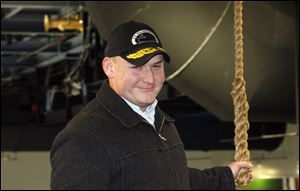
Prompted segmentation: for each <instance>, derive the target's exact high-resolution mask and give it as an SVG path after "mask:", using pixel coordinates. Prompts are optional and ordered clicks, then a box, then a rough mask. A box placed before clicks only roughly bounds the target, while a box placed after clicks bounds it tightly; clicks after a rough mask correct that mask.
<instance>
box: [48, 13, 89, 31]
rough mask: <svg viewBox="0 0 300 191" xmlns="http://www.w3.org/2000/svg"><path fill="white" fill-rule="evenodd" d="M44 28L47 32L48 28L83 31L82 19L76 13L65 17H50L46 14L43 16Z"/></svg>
mask: <svg viewBox="0 0 300 191" xmlns="http://www.w3.org/2000/svg"><path fill="white" fill-rule="evenodd" d="M44 29H45V31H46V32H48V31H49V30H50V29H59V30H60V31H65V30H78V31H80V32H83V21H82V19H80V17H79V16H78V15H74V16H71V17H70V18H67V19H57V20H54V19H50V18H49V16H48V15H45V16H44Z"/></svg>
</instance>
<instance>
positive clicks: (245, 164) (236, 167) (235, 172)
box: [228, 162, 253, 184]
mask: <svg viewBox="0 0 300 191" xmlns="http://www.w3.org/2000/svg"><path fill="white" fill-rule="evenodd" d="M228 167H229V168H230V169H231V171H232V174H233V176H234V178H236V177H237V175H238V173H239V171H240V170H241V169H242V168H246V169H247V171H248V172H249V173H250V174H249V179H248V183H249V184H250V183H251V182H252V181H253V174H252V170H253V165H252V164H251V163H249V162H232V163H230V164H229V165H228Z"/></svg>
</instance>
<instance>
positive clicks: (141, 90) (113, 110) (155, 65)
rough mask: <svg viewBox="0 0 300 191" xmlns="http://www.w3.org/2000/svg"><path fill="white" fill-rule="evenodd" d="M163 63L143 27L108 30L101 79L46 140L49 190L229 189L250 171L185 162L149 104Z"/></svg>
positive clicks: (169, 128)
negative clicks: (58, 130)
mask: <svg viewBox="0 0 300 191" xmlns="http://www.w3.org/2000/svg"><path fill="white" fill-rule="evenodd" d="M165 62H170V56H169V55H168V54H167V52H166V51H165V50H164V49H163V48H162V44H161V41H160V40H159V38H158V36H157V34H156V33H155V31H154V30H153V29H152V28H150V27H149V26H147V25H145V24H143V23H139V22H134V21H131V22H127V23H124V24H122V25H120V26H118V27H117V28H116V29H115V30H114V31H113V32H112V33H111V34H110V36H109V38H108V43H107V46H106V48H105V58H104V59H103V61H102V66H103V70H104V72H105V74H106V75H107V76H108V80H107V81H105V82H104V83H103V85H102V87H101V89H100V90H99V92H98V94H97V95H96V98H95V99H93V100H92V101H91V102H90V103H89V104H88V105H87V106H86V107H85V108H84V109H83V110H82V111H81V112H79V113H78V114H77V115H76V116H75V117H74V118H73V119H72V120H71V121H70V122H69V124H68V125H67V127H66V128H65V129H64V130H63V131H62V132H61V133H60V134H59V135H58V136H57V137H56V139H55V141H54V143H53V146H52V150H51V165H52V174H51V188H52V189H114V190H117V189H142V190H144V189H234V188H235V185H234V177H235V176H236V175H237V173H238V171H239V170H240V169H241V168H247V169H249V171H251V170H252V165H251V164H249V163H246V162H234V163H231V164H230V165H229V166H226V167H215V168H211V169H206V170H203V171H201V170H198V169H192V168H188V167H187V160H186V157H185V153H184V147H183V144H182V141H181V139H180V138H179V136H178V133H177V131H176V128H175V125H174V120H173V119H172V118H170V117H169V116H168V115H166V114H165V113H164V112H163V111H161V110H160V109H159V107H158V106H156V104H157V100H156V96H157V95H158V93H159V91H160V90H161V88H162V86H163V83H164V80H165V75H164V63H165ZM249 181H252V176H250V179H249Z"/></svg>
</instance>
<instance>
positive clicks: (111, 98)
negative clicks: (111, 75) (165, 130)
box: [96, 80, 174, 128]
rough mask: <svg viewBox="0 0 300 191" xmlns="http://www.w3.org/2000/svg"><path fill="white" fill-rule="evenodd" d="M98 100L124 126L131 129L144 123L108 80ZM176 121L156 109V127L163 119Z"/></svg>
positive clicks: (103, 85)
mask: <svg viewBox="0 0 300 191" xmlns="http://www.w3.org/2000/svg"><path fill="white" fill-rule="evenodd" d="M96 99H97V101H98V102H100V103H101V104H102V105H103V106H104V108H105V109H106V110H107V111H108V112H109V113H111V114H112V115H113V116H114V117H115V118H116V119H117V120H118V121H120V122H121V123H122V124H123V126H125V127H127V128H131V127H134V126H136V125H137V124H138V123H140V122H141V121H143V118H142V117H141V116H140V115H139V114H137V113H136V112H134V111H133V110H132V109H131V108H130V106H129V105H128V104H127V103H126V102H125V101H124V100H123V99H122V98H121V97H120V96H119V95H118V94H117V93H116V92H115V91H114V90H113V89H112V88H111V87H110V86H109V83H108V80H104V81H103V83H102V86H101V88H100V90H99V91H98V93H97V95H96ZM164 117H165V118H166V120H167V121H174V120H173V119H172V118H170V117H169V116H167V115H166V114H165V113H164V112H163V111H162V110H160V108H159V107H158V106H156V108H155V126H157V125H158V124H161V122H162V119H163V118H164Z"/></svg>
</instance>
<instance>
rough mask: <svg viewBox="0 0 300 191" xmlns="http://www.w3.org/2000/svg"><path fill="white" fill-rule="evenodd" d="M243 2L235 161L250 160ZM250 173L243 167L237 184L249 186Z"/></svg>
mask: <svg viewBox="0 0 300 191" xmlns="http://www.w3.org/2000/svg"><path fill="white" fill-rule="evenodd" d="M242 11H243V2H242V1H235V2H234V36H235V78H234V80H233V83H232V85H233V90H232V92H231V95H232V97H233V104H234V124H235V137H234V144H235V157H234V158H235V161H247V162H249V161H250V152H249V151H248V143H247V139H248V134H247V131H248V129H249V122H248V110H249V104H248V102H247V95H246V82H245V80H244V77H243V75H244V69H243V66H244V57H243V51H244V50H243V13H242ZM248 179H249V173H248V172H247V169H241V170H240V172H239V174H238V176H237V177H236V180H235V184H236V185H238V186H247V185H248Z"/></svg>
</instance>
